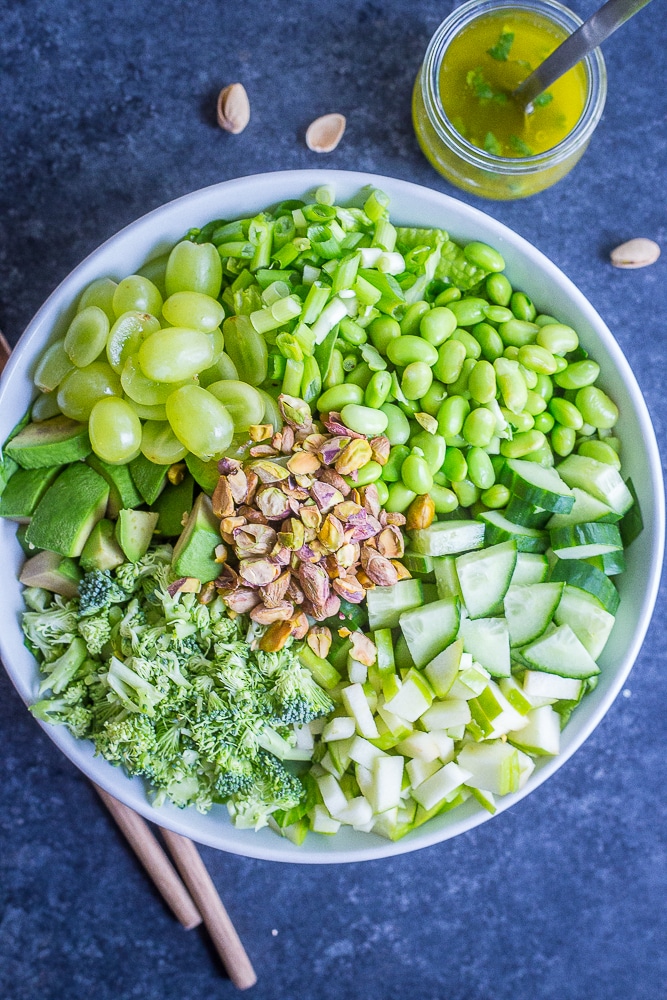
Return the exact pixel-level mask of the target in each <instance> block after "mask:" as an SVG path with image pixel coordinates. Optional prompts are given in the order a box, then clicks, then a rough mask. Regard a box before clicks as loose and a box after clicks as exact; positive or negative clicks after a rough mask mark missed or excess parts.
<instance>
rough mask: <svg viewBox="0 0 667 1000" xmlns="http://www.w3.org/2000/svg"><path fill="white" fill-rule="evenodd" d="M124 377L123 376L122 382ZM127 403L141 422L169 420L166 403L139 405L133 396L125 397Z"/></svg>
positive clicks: (171, 390)
mask: <svg viewBox="0 0 667 1000" xmlns="http://www.w3.org/2000/svg"><path fill="white" fill-rule="evenodd" d="M122 381H123V377H122V375H121V382H122ZM173 391H174V387H173V385H170V386H169V392H170V393H171V392H173ZM123 398H124V399H125V402H126V403H127V404H128V406H131V407H132V409H133V410H134V412H135V413H136V415H137V416H138V417H139V419H140V420H166V419H167V407H166V406H165V405H164V403H153V404H150V403H137V401H136V400H135V399H132V397H131V396H124V397H123Z"/></svg>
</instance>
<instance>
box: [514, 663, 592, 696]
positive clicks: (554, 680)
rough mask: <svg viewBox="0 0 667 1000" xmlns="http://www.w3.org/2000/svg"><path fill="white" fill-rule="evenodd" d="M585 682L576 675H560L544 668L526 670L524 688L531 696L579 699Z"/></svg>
mask: <svg viewBox="0 0 667 1000" xmlns="http://www.w3.org/2000/svg"><path fill="white" fill-rule="evenodd" d="M583 684H584V682H583V681H581V680H579V679H578V678H576V677H559V676H558V675H557V674H547V673H545V672H544V671H543V670H526V672H525V674H524V675H523V690H524V692H525V693H526V694H527V695H528V697H529V698H552V699H553V700H554V701H578V700H579V698H580V697H581V688H582V686H583Z"/></svg>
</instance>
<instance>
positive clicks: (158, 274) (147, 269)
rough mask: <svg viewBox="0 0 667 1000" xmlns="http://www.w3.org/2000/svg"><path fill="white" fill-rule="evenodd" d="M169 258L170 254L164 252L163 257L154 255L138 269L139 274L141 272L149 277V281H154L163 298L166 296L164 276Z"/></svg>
mask: <svg viewBox="0 0 667 1000" xmlns="http://www.w3.org/2000/svg"><path fill="white" fill-rule="evenodd" d="M168 260H169V254H168V253H163V254H162V256H161V257H153V259H152V260H149V261H147V262H146V263H145V264H142V265H141V267H138V268H137V271H136V273H137V274H141V275H143V277H144V278H148V280H149V281H152V282H153V284H154V285H155V287H156V288H157V290H158V291H159V293H160V295H161V296H162V298H163V299H164V298H166V292H165V289H164V276H165V273H166V270H167V261H168Z"/></svg>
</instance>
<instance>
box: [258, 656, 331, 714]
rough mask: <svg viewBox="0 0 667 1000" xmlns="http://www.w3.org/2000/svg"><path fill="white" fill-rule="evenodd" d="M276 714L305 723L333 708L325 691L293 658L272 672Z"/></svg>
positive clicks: (327, 712)
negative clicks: (274, 678)
mask: <svg viewBox="0 0 667 1000" xmlns="http://www.w3.org/2000/svg"><path fill="white" fill-rule="evenodd" d="M271 694H272V698H273V702H274V705H275V710H276V718H277V719H279V720H280V721H281V722H283V723H287V724H291V723H300V724H303V723H306V722H312V720H313V719H317V718H319V717H320V716H321V715H328V714H329V712H333V709H334V704H333V702H332V700H331V698H330V697H329V695H328V694H327V693H326V691H324V690H323V689H322V688H321V687H320V686H319V684H317V683H316V681H315V680H314V678H313V675H312V674H311V672H310V671H309V670H307V669H306V668H305V667H302V666H301V664H300V663H299V661H298V660H297V659H296V657H295V658H293V659H292V660H291V662H289V663H288V664H287V665H286V666H285V667H284V668H283V669H282V670H281V671H280V672H279V673H278V675H277V676H276V681H275V685H274V687H273V690H272V692H271Z"/></svg>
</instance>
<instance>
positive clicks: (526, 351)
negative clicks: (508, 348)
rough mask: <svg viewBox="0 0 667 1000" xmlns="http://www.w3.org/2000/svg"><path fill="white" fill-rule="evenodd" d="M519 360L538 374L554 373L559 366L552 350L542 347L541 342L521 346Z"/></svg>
mask: <svg viewBox="0 0 667 1000" xmlns="http://www.w3.org/2000/svg"><path fill="white" fill-rule="evenodd" d="M517 360H518V362H519V364H521V365H523V367H524V368H528V369H529V370H530V371H532V372H536V373H537V374H538V375H553V373H554V372H555V371H556V369H557V368H558V364H557V362H556V359H555V357H554V356H553V354H552V353H551V351H548V350H547V349H546V347H540V345H539V344H526V345H525V346H524V347H520V348H519V356H518V358H517Z"/></svg>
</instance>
